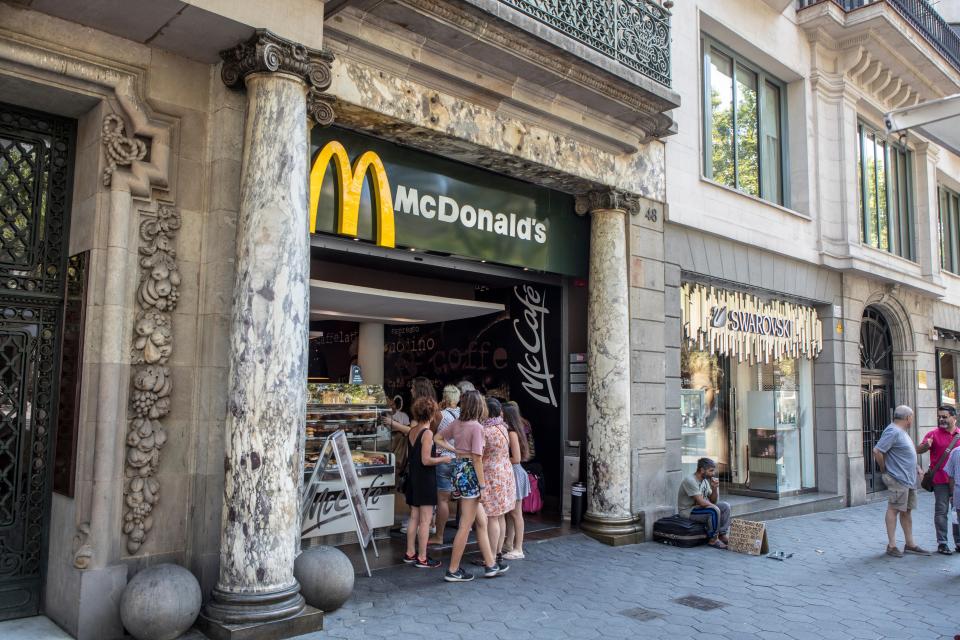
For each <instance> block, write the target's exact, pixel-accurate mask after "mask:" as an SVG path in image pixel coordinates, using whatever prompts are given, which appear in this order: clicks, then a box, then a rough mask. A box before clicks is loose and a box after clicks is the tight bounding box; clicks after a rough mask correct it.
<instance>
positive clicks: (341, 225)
mask: <svg viewBox="0 0 960 640" xmlns="http://www.w3.org/2000/svg"><path fill="white" fill-rule="evenodd" d="M331 161H333V165H334V169H335V170H336V174H337V176H336V180H337V182H336V184H337V199H338V200H339V201H340V208H339V211H337V233H339V234H341V235H347V236H353V237H357V227H358V226H359V222H360V195H361V194H362V193H363V181H364V179H365V178H366V176H367V172H370V177H371V184H372V187H373V188H372V189H371V195H372V196H373V214H374V216H375V217H376V225H375V227H376V234H377V238H376V240H377V244H378V245H380V246H381V247H395V246H396V230H395V227H394V220H393V197H392V196H391V194H390V182H389V181H388V180H387V170H386V168H385V167H384V166H383V161H382V160H380V156H378V155H377V154H376V152H374V151H366V152H364V153H363V154H362V155H361V156H360V157H359V158H357V160H356V162H354V163H353V166H352V167H351V166H350V156H348V155H347V150H346V149H345V148H344V147H343V145H342V144H340V143H339V142H337V141H336V140H331V141H330V142H328V143H327V144H326V146H324V147H323V149H321V150H320V153H318V154H317V157H316V158H315V159H314V161H313V166H312V167H311V168H310V233H315V232H316V230H317V205H318V204H319V203H320V188H321V187H322V186H323V177H324V175H326V173H327V166H328V165H329V164H330V162H331Z"/></svg>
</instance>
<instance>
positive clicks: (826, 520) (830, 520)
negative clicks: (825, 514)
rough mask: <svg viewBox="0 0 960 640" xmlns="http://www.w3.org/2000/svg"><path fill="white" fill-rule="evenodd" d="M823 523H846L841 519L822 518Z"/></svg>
mask: <svg viewBox="0 0 960 640" xmlns="http://www.w3.org/2000/svg"><path fill="white" fill-rule="evenodd" d="M823 521H824V522H846V520H844V519H843V518H824V519H823Z"/></svg>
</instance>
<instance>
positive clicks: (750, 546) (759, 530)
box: [727, 519, 770, 556]
mask: <svg viewBox="0 0 960 640" xmlns="http://www.w3.org/2000/svg"><path fill="white" fill-rule="evenodd" d="M729 536H730V542H728V543H727V547H728V548H729V549H730V551H736V552H737V553H746V554H747V555H751V556H759V555H761V554H762V555H766V554H767V553H769V552H770V547H769V545H768V544H767V526H766V524H764V523H763V522H750V521H749V520H739V519H738V520H733V521H731V522H730V534H729Z"/></svg>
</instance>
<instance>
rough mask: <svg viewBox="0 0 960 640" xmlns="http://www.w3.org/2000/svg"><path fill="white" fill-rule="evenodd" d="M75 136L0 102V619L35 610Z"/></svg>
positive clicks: (71, 129) (61, 123)
mask: <svg viewBox="0 0 960 640" xmlns="http://www.w3.org/2000/svg"><path fill="white" fill-rule="evenodd" d="M75 137H76V125H75V123H74V122H73V121H72V120H67V119H64V118H59V117H56V116H50V115H47V114H43V113H37V112H32V111H28V110H25V109H21V108H19V107H13V106H9V105H5V104H2V103H0V620H5V619H9V618H17V617H23V616H29V615H35V614H36V613H38V612H39V605H40V592H41V588H42V581H43V571H44V569H45V567H44V564H45V558H46V539H47V522H48V518H49V504H50V468H51V466H52V465H51V463H50V461H51V460H52V455H51V453H52V452H51V442H52V440H51V432H52V431H53V429H54V428H55V425H56V409H57V376H58V369H59V366H60V355H59V353H60V325H61V314H62V306H63V299H64V281H65V278H64V274H65V267H66V258H67V256H66V253H67V251H66V241H67V234H68V224H69V211H70V195H71V191H72V188H73V154H74V141H75Z"/></svg>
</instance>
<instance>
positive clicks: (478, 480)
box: [437, 391, 510, 582]
mask: <svg viewBox="0 0 960 640" xmlns="http://www.w3.org/2000/svg"><path fill="white" fill-rule="evenodd" d="M486 417H487V407H486V404H485V403H484V401H483V396H482V395H480V392H479V391H467V392H466V393H464V394H463V395H462V396H461V397H460V417H459V418H458V419H457V420H454V421H453V422H451V423H450V424H449V425H447V426H446V427H444V428H443V429H442V430H441V431H440V433H438V434H437V442H438V443H440V445H441V446H445V447H447V448H453V449H454V450H455V451H456V453H457V457H456V458H455V459H454V461H453V493H454V497H458V498H460V528H459V529H458V530H457V536H456V537H455V538H454V539H453V549H452V550H451V551H450V568H449V570H448V571H447V573H446V575H445V576H444V577H443V579H444V580H446V581H447V582H469V581H470V580H473V574H470V573H467V572H466V571H464V570H463V568H461V567H460V561H461V560H463V552H464V549H465V548H466V546H467V539H468V538H469V537H470V529H471V528H473V526H474V524H476V530H477V546H479V547H480V553H481V555H482V556H483V564H484V577H487V578H494V577H496V576H498V575H500V574H502V573H505V572H506V571H507V569H509V568H510V567H508V566H506V565H498V564H497V563H496V561H495V560H494V555H493V550H492V549H491V548H490V539H489V537H488V536H487V517H486V514H485V513H484V510H483V505H481V504H479V502H480V497H481V494H482V492H483V491H485V490H486V485H485V484H484V481H485V475H484V468H483V451H484V438H483V427H482V426H481V425H480V421H481V420H483V419H485V418H486ZM447 438H450V439H451V440H453V446H452V447H451V446H450V445H449V443H448V442H447Z"/></svg>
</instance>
